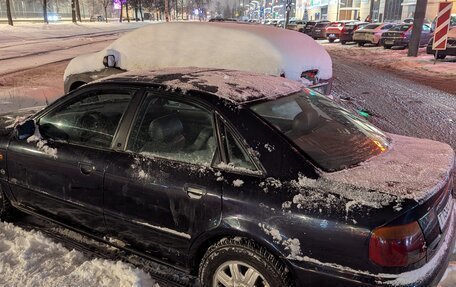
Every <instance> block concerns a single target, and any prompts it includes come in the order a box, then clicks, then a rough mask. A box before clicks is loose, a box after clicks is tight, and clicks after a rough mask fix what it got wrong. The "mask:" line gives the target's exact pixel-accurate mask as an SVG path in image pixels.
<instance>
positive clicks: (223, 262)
mask: <svg viewBox="0 0 456 287" xmlns="http://www.w3.org/2000/svg"><path fill="white" fill-rule="evenodd" d="M231 270H237V271H238V272H239V273H238V276H239V275H240V278H241V279H240V280H241V282H239V281H238V284H242V283H245V282H247V281H242V280H247V279H246V278H244V276H245V275H246V274H247V272H251V273H253V274H256V275H258V277H257V278H256V281H254V282H253V283H252V282H250V285H249V286H253V285H255V286H265V285H266V284H265V283H267V284H268V285H269V286H281V287H282V286H283V287H287V286H292V284H291V281H290V276H289V274H288V269H287V268H286V266H285V265H284V264H283V263H282V262H281V261H280V260H278V259H277V258H276V257H275V256H273V255H272V254H271V253H269V252H268V251H267V250H266V249H265V248H264V247H261V246H260V245H258V244H257V243H255V242H254V241H252V240H248V239H242V238H241V239H239V238H224V239H222V240H220V241H219V242H218V243H216V244H214V245H212V246H211V247H209V249H208V250H207V252H206V254H205V255H204V257H203V259H202V260H201V264H200V267H199V280H200V284H201V286H202V287H213V286H218V284H217V281H218V283H220V284H221V285H222V286H227V287H230V286H241V285H234V282H233V281H232V278H233V277H235V276H236V275H234V274H233V275H231ZM217 274H219V275H220V276H217ZM219 278H220V279H223V278H224V279H225V280H226V281H225V284H223V283H221V282H220V281H219V280H220V279H219ZM238 278H239V277H238ZM216 280H217V281H216ZM216 284H217V285H216ZM242 286H244V285H242Z"/></svg>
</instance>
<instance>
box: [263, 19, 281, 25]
mask: <svg viewBox="0 0 456 287" xmlns="http://www.w3.org/2000/svg"><path fill="white" fill-rule="evenodd" d="M278 21H279V20H277V19H271V20H270V21H269V22H268V23H267V24H266V25H270V26H274V27H276V26H277V22H278Z"/></svg>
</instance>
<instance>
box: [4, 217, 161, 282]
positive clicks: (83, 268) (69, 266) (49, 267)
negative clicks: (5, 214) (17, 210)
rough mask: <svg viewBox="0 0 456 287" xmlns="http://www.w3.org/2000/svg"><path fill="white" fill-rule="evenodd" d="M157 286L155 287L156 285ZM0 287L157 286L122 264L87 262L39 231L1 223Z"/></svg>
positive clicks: (78, 253) (141, 272)
mask: <svg viewBox="0 0 456 287" xmlns="http://www.w3.org/2000/svg"><path fill="white" fill-rule="evenodd" d="M154 284H155V285H154ZM0 286H9V287H16V286H17V287H29V286H40V287H53V286H55V287H61V286H65V287H71V286H74V287H78V286H84V287H91V286H93V287H99V286H107V287H108V286H109V287H146V286H154V287H157V286H158V284H156V283H155V282H154V280H152V279H151V278H150V275H148V274H146V273H145V272H144V271H142V270H139V269H137V268H134V267H132V266H130V265H128V264H126V263H122V262H120V261H118V262H113V261H108V260H102V259H93V260H87V259H86V258H84V255H83V254H82V253H80V252H78V251H75V250H72V251H69V250H67V249H66V248H64V247H63V246H62V245H60V244H56V243H54V242H52V241H51V240H50V239H48V238H46V237H45V236H43V235H42V234H41V233H39V232H34V231H31V232H28V231H25V230H23V229H21V228H18V227H16V226H14V225H13V224H9V223H3V222H1V223H0Z"/></svg>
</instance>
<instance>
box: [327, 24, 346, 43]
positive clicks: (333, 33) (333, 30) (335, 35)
mask: <svg viewBox="0 0 456 287" xmlns="http://www.w3.org/2000/svg"><path fill="white" fill-rule="evenodd" d="M349 23H350V24H351V23H353V21H337V22H331V23H330V24H329V26H327V27H326V32H325V38H326V39H328V41H329V42H330V43H333V42H334V41H335V40H338V39H339V38H340V35H341V33H342V30H343V29H344V27H345V25H346V24H349Z"/></svg>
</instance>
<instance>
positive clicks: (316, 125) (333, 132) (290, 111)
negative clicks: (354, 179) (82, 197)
mask: <svg viewBox="0 0 456 287" xmlns="http://www.w3.org/2000/svg"><path fill="white" fill-rule="evenodd" d="M250 108H251V109H252V110H253V111H254V112H255V113H257V114H258V115H259V116H260V117H261V118H263V119H264V120H265V121H266V122H268V123H270V124H271V125H272V126H274V127H275V128H277V129H278V130H279V131H280V132H281V133H282V134H283V135H284V136H285V137H287V138H288V139H289V140H291V141H292V142H293V143H294V144H295V145H296V146H297V147H298V148H300V149H301V151H302V152H303V153H304V154H306V155H307V156H308V157H309V158H310V159H311V160H312V161H313V162H314V163H315V164H317V165H318V166H319V167H321V168H322V169H323V170H326V171H336V170H341V169H344V168H348V167H350V166H353V165H356V164H358V163H360V162H363V161H365V160H367V159H369V158H371V157H373V156H375V155H378V154H380V153H382V152H384V151H386V150H387V149H388V146H389V140H388V138H387V137H386V135H385V134H383V133H382V132H381V131H380V130H379V129H377V128H376V127H375V126H373V125H371V124H370V123H368V122H367V121H365V120H364V119H361V118H359V117H357V116H356V115H354V114H352V113H351V112H349V111H348V110H346V109H344V108H342V107H340V106H338V105H336V104H334V103H333V102H332V101H331V100H329V99H328V98H327V97H325V96H322V95H320V94H318V93H316V92H314V91H304V92H300V93H296V94H293V95H290V96H287V97H283V98H280V99H277V100H272V101H267V102H262V103H259V104H258V103H257V104H254V105H252V106H251V107H250Z"/></svg>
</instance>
